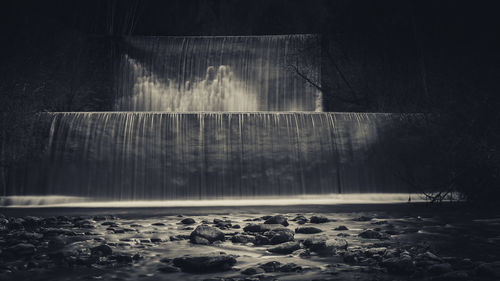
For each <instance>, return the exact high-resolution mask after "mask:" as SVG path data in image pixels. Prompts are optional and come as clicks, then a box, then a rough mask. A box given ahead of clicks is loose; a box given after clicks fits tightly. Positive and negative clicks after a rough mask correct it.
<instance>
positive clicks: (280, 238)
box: [263, 228, 295, 245]
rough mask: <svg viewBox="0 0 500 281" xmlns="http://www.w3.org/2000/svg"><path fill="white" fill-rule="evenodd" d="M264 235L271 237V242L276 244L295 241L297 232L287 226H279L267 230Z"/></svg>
mask: <svg viewBox="0 0 500 281" xmlns="http://www.w3.org/2000/svg"><path fill="white" fill-rule="evenodd" d="M263 235H264V236H265V237H267V238H268V239H269V244H271V245H276V244H280V243H284V242H289V241H293V240H294V235H295V233H294V232H293V231H292V230H290V229H287V228H277V229H274V230H271V231H266V232H264V234H263Z"/></svg>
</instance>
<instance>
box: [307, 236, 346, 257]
mask: <svg viewBox="0 0 500 281" xmlns="http://www.w3.org/2000/svg"><path fill="white" fill-rule="evenodd" d="M303 243H304V246H306V247H307V248H308V249H310V250H311V251H313V252H316V253H318V254H319V255H322V256H332V255H334V254H336V252H337V250H346V249H347V247H348V243H347V240H345V239H342V238H333V239H328V238H327V237H324V236H316V237H312V238H308V239H306V240H304V242H303Z"/></svg>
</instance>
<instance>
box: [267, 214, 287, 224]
mask: <svg viewBox="0 0 500 281" xmlns="http://www.w3.org/2000/svg"><path fill="white" fill-rule="evenodd" d="M264 223H265V224H281V225H283V226H288V221H287V219H286V218H285V217H284V216H282V215H277V216H272V217H270V218H268V219H267V220H266V221H265V222H264Z"/></svg>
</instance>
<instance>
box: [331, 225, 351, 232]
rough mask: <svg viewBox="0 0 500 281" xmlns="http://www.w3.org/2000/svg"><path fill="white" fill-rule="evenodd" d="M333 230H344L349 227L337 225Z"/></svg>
mask: <svg viewBox="0 0 500 281" xmlns="http://www.w3.org/2000/svg"><path fill="white" fill-rule="evenodd" d="M333 230H336V231H344V230H349V228H347V226H345V225H339V226H337V227H336V228H334V229H333Z"/></svg>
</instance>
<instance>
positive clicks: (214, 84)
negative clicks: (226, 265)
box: [3, 35, 425, 201]
mask: <svg viewBox="0 0 500 281" xmlns="http://www.w3.org/2000/svg"><path fill="white" fill-rule="evenodd" d="M318 46H319V37H318V36H315V35H279V36H229V37H224V36H219V37H203V36H202V37H124V38H123V41H122V43H121V45H120V48H121V49H120V55H119V56H118V62H117V65H118V67H117V69H116V73H115V81H114V83H115V91H116V97H115V100H114V101H113V107H114V109H115V111H110V112H54V113H40V114H39V116H40V118H39V124H38V125H37V127H38V128H42V130H44V131H46V136H45V138H43V139H41V141H42V143H43V144H44V146H45V147H46V149H45V151H44V153H43V155H41V157H40V161H37V162H34V163H27V164H26V165H25V166H23V167H17V168H16V169H14V171H13V172H12V173H11V174H10V175H9V182H8V184H7V186H6V187H5V188H4V190H3V196H4V197H5V196H31V195H33V196H40V195H43V196H53V197H50V198H61V197H59V196H63V197H62V198H66V197H64V196H69V197H71V198H73V197H74V198H89V200H111V201H130V200H133V201H141V200H143V201H144V200H200V199H228V198H240V199H251V198H260V197H274V198H277V197H279V198H284V199H285V198H290V197H293V196H310V195H314V196H317V195H324V194H352V193H365V194H369V193H370V194H373V193H386V194H389V193H406V192H408V191H409V189H408V186H407V185H405V183H404V182H403V181H402V180H401V177H399V176H398V173H399V171H401V170H405V171H409V173H420V172H422V171H423V170H425V167H414V166H412V165H411V164H410V165H408V163H411V162H412V161H411V157H415V156H408V155H405V157H406V158H407V159H403V160H404V161H399V160H397V159H396V158H397V157H394V154H395V153H396V154H397V152H396V151H397V149H395V148H396V147H395V146H394V144H395V143H399V144H403V145H406V146H407V148H406V151H410V150H411V149H409V146H411V141H406V139H411V138H408V136H407V135H405V133H404V132H405V130H404V129H402V128H403V127H404V126H405V123H406V121H407V120H408V116H409V115H405V114H390V113H335V112H321V110H322V105H321V99H322V97H321V93H320V92H319V91H318V89H317V87H315V86H313V84H314V83H320V81H319V79H320V76H321V75H320V73H321V71H320V52H319V49H318ZM297 70H300V71H301V73H300V74H302V75H307V77H308V79H310V80H309V81H307V80H306V79H304V77H302V76H301V75H299V74H298V73H297ZM311 82H313V83H311ZM411 116H413V117H412V118H414V117H416V115H411ZM410 119H411V118H410ZM43 128H46V129H43ZM394 140H398V141H397V142H394ZM399 140H401V141H399ZM403 162H404V163H403ZM423 174H424V175H425V172H424V173H423ZM54 196H55V197H54ZM16 198H17V197H16ZM30 198H31V197H30ZM16 200H17V199H16ZM30 200H31V199H30ZM57 200H59V199H57ZM64 200H66V199H64ZM42 201H43V200H42Z"/></svg>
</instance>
